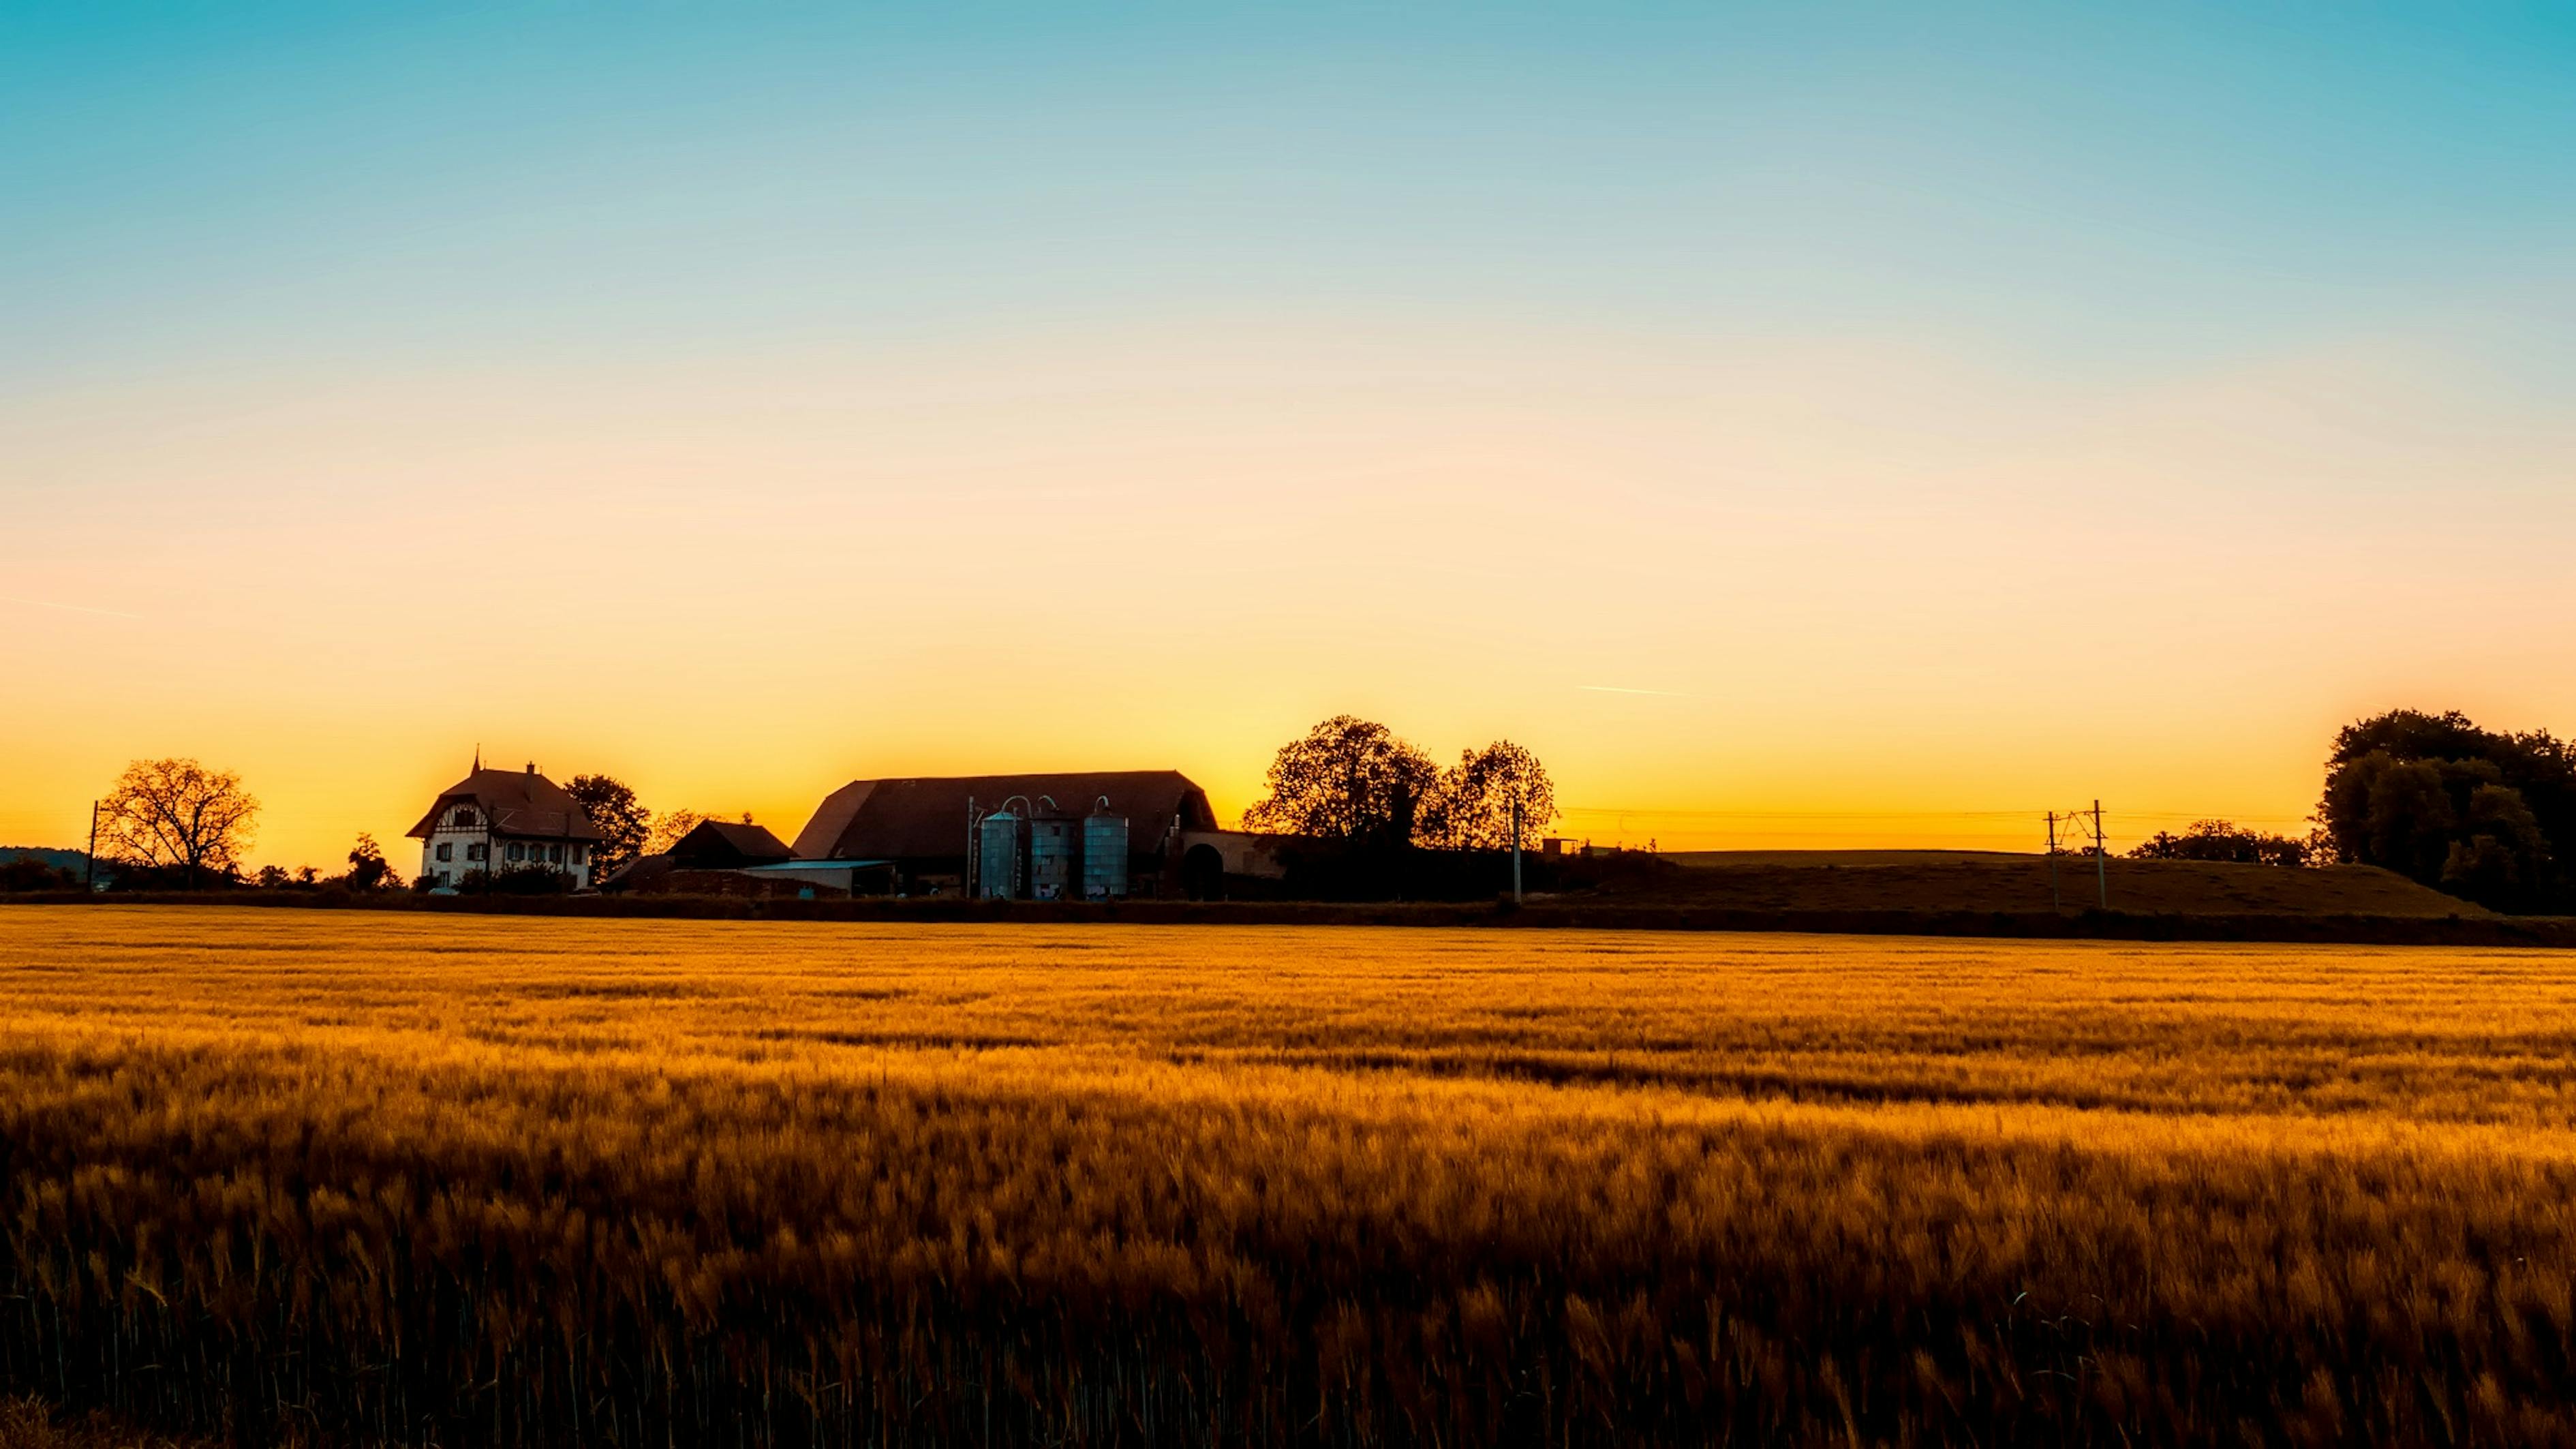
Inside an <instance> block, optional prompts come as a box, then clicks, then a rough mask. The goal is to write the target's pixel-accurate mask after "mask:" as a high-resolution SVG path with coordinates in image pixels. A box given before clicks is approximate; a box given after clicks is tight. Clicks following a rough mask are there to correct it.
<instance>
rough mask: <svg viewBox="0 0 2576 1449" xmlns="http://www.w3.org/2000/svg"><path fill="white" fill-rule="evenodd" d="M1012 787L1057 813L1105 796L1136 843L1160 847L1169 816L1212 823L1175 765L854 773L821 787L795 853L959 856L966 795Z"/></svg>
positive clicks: (986, 799) (1180, 821) (989, 804)
mask: <svg viewBox="0 0 2576 1449" xmlns="http://www.w3.org/2000/svg"><path fill="white" fill-rule="evenodd" d="M1018 796H1025V797H1027V800H1028V807H1025V808H1034V809H1035V810H1036V811H1037V812H1038V813H1040V814H1048V813H1055V814H1063V815H1088V814H1090V813H1091V812H1092V810H1093V809H1094V808H1095V807H1097V805H1098V804H1099V802H1100V801H1101V800H1102V799H1104V798H1106V799H1107V800H1108V802H1109V809H1110V812H1111V813H1112V814H1117V815H1124V816H1126V817H1127V839H1128V840H1129V842H1130V843H1131V846H1132V848H1133V849H1135V850H1138V851H1148V850H1152V849H1155V848H1156V847H1158V846H1160V845H1161V844H1162V842H1163V840H1164V838H1165V837H1166V836H1167V835H1169V834H1170V833H1171V832H1172V830H1173V829H1174V827H1175V826H1176V825H1177V827H1178V828H1179V829H1182V830H1204V829H1209V828H1212V827H1213V826H1214V825H1215V824H1216V815H1215V812H1214V811H1212V810H1210V809H1209V808H1208V802H1207V792H1206V791H1204V790H1201V789H1200V788H1199V787H1198V786H1197V785H1195V784H1193V783H1191V781H1190V778H1189V777H1188V776H1187V775H1184V774H1182V773H1181V772H1180V771H1178V770H1106V771H1094V772H1090V773H1075V774H1054V775H953V776H947V777H944V778H934V779H909V780H852V781H851V782H850V783H848V784H846V785H844V786H842V787H841V788H840V789H838V790H835V791H833V792H832V793H831V794H830V795H827V796H825V797H824V799H823V803H822V805H821V806H820V807H818V808H817V809H816V810H815V811H814V818H813V819H811V820H808V821H806V822H805V828H804V829H803V830H801V831H798V832H797V834H796V855H797V858H798V859H800V860H822V859H854V860H855V859H868V860H887V859H900V858H914V859H918V858H920V857H923V856H963V855H965V854H966V809H967V802H968V801H969V800H972V801H973V802H974V804H975V807H976V808H977V809H979V810H992V809H994V808H996V807H998V806H1000V805H1001V804H1002V803H1003V802H1004V801H1006V800H1010V799H1012V798H1014V797H1018ZM1049 800H1052V801H1053V802H1054V810H1053V811H1052V812H1050V811H1049V810H1048V807H1047V802H1048V801H1049Z"/></svg>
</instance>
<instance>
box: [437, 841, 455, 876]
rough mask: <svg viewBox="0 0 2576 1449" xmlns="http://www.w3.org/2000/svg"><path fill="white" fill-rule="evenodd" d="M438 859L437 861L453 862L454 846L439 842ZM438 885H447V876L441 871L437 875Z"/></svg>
mask: <svg viewBox="0 0 2576 1449" xmlns="http://www.w3.org/2000/svg"><path fill="white" fill-rule="evenodd" d="M438 858H439V859H441V860H454V859H455V858H456V847H455V846H453V845H449V844H447V843H446V842H444V841H441V842H440V843H439V847H438ZM439 883H440V884H441V885H444V884H446V883H447V874H446V872H444V871H441V872H440V873H439Z"/></svg>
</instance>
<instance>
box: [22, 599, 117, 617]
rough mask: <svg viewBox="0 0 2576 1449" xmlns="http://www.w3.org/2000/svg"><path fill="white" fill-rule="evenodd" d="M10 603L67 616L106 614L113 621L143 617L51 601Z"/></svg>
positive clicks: (37, 600) (115, 610)
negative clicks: (62, 613) (58, 611)
mask: <svg viewBox="0 0 2576 1449" xmlns="http://www.w3.org/2000/svg"><path fill="white" fill-rule="evenodd" d="M8 602H10V603H12V604H25V605H26V606H28V607H29V608H32V609H60V610H61V611H63V612H64V613H66V614H105V615H106V616H108V617H109V618H111V619H140V618H142V617H143V616H142V615H141V614H129V613H127V612H125V611H124V610H123V609H93V608H91V607H90V606H88V605H87V604H57V603H54V602H53V601H51V600H49V599H10V600H8Z"/></svg>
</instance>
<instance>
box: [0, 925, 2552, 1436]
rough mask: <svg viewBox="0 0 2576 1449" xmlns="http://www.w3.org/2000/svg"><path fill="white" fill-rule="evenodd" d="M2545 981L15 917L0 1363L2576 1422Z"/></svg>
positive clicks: (2236, 1432)
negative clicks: (3, 1296) (4, 1295)
mask: <svg viewBox="0 0 2576 1449" xmlns="http://www.w3.org/2000/svg"><path fill="white" fill-rule="evenodd" d="M2569 964H2571V963H2570V962H2569V960H2568V958H2566V957H2562V956H2556V955H2551V954H2547V953H2538V952H2512V951H2477V950H2452V949H2439V950H2437V949H2415V948H2362V947H2347V948H2316V947H2270V946H2146V945H2112V944H2098V943H1994V942H1974V941H1937V942H1923V941H1906V940H1893V939H1878V938H1873V939H1866V940H1855V939H1848V938H1830V937H1751V936H1688V935H1645V934H1574V933H1537V932H1470V931H1448V932H1435V931H1405V930H1385V929H1359V928H1314V929H1291V928H1258V927H1245V928H1224V927H1174V928H1153V927H1110V926H1093V927H1085V926H1067V927H1030V926H967V925H951V926H902V925H857V924H850V925H824V924H812V923H803V924H761V923H739V922H676V921H570V920H548V919H516V918H514V919H490V918H460V917H448V916H438V917H428V916H419V915H407V914H376V913H338V912H288V911H223V910H199V909H171V908H134V909H117V908H104V907H76V908H32V907H30V908H13V909H10V910H7V911H0V1174H5V1177H0V1191H4V1192H5V1196H0V1212H5V1214H6V1225H7V1226H6V1235H5V1241H0V1292H5V1294H6V1295H7V1296H6V1297H5V1298H0V1378H5V1380H6V1381H7V1383H8V1384H10V1385H12V1386H14V1387H17V1388H19V1389H23V1390H32V1391H36V1392H41V1393H45V1394H48V1395H50V1396H52V1397H54V1398H56V1399H58V1400H60V1401H64V1402H71V1403H84V1404H85V1403H106V1404H110V1405H113V1406H115V1407H118V1408H121V1409H123V1410H126V1411H128V1412H132V1413H135V1414H138V1415H142V1416H145V1417H147V1418H151V1419H155V1420H158V1421H161V1422H165V1423H171V1424H183V1425H193V1426H197V1427H230V1428H232V1429H233V1430H235V1431H236V1432H243V1433H253V1434H257V1433H266V1432H272V1431H273V1430H274V1429H275V1427H276V1426H279V1425H290V1426H300V1427H309V1428H315V1429H319V1430H321V1431H323V1432H325V1433H326V1434H329V1435H333V1436H336V1437H339V1438H343V1439H350V1440H384V1441H400V1442H413V1441H426V1440H430V1439H438V1440H440V1441H442V1442H448V1443H456V1442H467V1441H473V1442H494V1443H501V1442H509V1443H540V1442H545V1443H571V1442H582V1443H590V1442H616V1443H643V1442H648V1441H649V1442H655V1443H668V1442H674V1441H679V1442H705V1443H735V1442H739V1443H745V1444H754V1443H809V1442H814V1443H861V1442H865V1443H879V1442H883V1443H907V1442H919V1443H954V1442H960V1441H964V1442H996V1443H1017V1442H1030V1441H1034V1440H1052V1441H1072V1442H1102V1443H1105V1442H1121V1443H1129V1442H1132V1443H1195V1442H1207V1441H1225V1442H1234V1441H1243V1442H1265V1443H1307V1442H1314V1443H1348V1442H1414V1441H1421V1442H1441V1443H1462V1444H1463V1443H1494V1442H1529V1443H1541V1442H1544V1443H1563V1442H1567V1441H1570V1440H1580V1441H1591V1442H1635V1441H1639V1440H1663V1441H1673V1442H1687V1443H1701V1442H1711V1443H1714V1442H1728V1441H1733V1442H1795V1441H1820V1442H1924V1443H1929V1442H1951V1441H1956V1442H1975V1443H1980V1444H1996V1443H2015V1442H2020V1443H2066V1442H2100V1443H2114V1442H2138V1441H2167V1440H2176V1439H2203V1438H2228V1439H2234V1440H2240V1441H2241V1440H2246V1439H2248V1438H2251V1439H2252V1440H2255V1441H2260V1442H2276V1441H2277V1442H2292V1441H2303V1440H2304V1441H2333V1440H2349V1439H2358V1438H2378V1439H2405V1440H2429V1441H2437V1442H2458V1443H2496V1444H2505V1443H2535V1442H2576V1403H2571V1399H2576V1389H2571V1383H2572V1382H2576V1376H2572V1371H2571V1366H2570V1363H2569V1357H2568V1350H2569V1332H2570V1323H2571V1316H2570V1290H2571V1283H2576V1221H2571V1215H2570V1213H2569V1202H2570V1192H2571V1189H2576V1054H2571V1051H2570V1047H2571V1044H2576V973H2571V972H2570V971H2569V970H2568V969H2567V968H2568V966H2569Z"/></svg>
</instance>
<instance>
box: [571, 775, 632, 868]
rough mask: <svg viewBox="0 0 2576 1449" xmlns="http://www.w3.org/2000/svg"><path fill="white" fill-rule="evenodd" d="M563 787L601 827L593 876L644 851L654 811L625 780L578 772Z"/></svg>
mask: <svg viewBox="0 0 2576 1449" xmlns="http://www.w3.org/2000/svg"><path fill="white" fill-rule="evenodd" d="M564 790H565V792H566V793H568V794H570V795H571V796H572V798H574V799H576V800H578V801H580V802H581V808H582V809H583V811H585V812H586V813H587V814H588V815H589V816H590V823H591V824H593V825H596V826H598V827H599V832H600V839H599V844H598V845H596V846H594V847H592V849H591V857H592V860H593V866H592V872H591V876H592V879H594V880H595V879H597V878H598V877H600V876H603V875H606V874H607V873H608V872H610V871H612V870H615V869H617V868H618V867H619V866H622V865H624V864H626V863H627V862H628V861H630V860H633V859H634V858H635V857H636V856H638V855H640V854H642V853H643V851H644V849H645V842H646V840H647V838H648V837H649V836H650V835H651V833H652V829H653V812H652V811H650V810H647V809H645V808H644V805H643V802H642V801H640V800H637V799H636V798H635V792H634V791H633V790H630V789H628V788H627V787H626V785H625V783H624V782H623V781H620V780H618V779H616V778H614V777H612V776H608V775H575V776H573V777H572V783H571V784H569V785H566V786H565V787H564Z"/></svg>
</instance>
